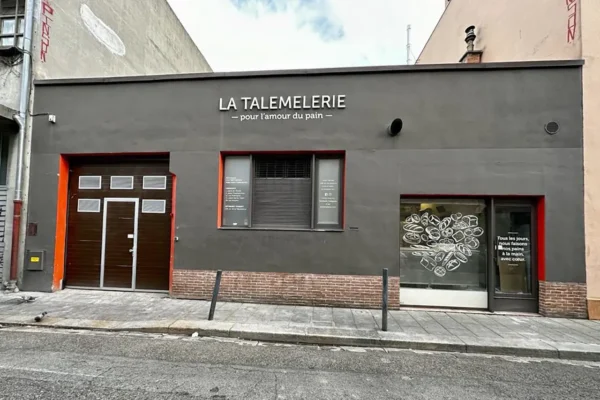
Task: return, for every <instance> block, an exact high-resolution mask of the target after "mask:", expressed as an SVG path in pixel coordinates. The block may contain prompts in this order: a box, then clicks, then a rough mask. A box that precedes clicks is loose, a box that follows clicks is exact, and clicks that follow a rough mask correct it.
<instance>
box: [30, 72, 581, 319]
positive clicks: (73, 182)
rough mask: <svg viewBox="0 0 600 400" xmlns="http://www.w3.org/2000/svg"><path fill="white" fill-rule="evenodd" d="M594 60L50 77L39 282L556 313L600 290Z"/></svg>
mask: <svg viewBox="0 0 600 400" xmlns="http://www.w3.org/2000/svg"><path fill="white" fill-rule="evenodd" d="M581 65H582V64H581V62H579V61H564V62H540V63H534V62H532V63H506V64H496V65H492V66H490V65H480V64H463V65H460V64H459V65H451V66H448V67H447V68H446V67H444V66H432V67H429V66H410V67H396V68H393V67H373V68H348V69H332V70H308V71H305V70H302V71H282V72H259V73H247V74H244V73H229V74H210V75H209V74H205V75H174V76H163V77H137V78H117V79H110V78H108V79H75V80H46V81H38V82H36V109H35V112H36V113H51V114H53V115H55V116H56V119H57V122H56V124H53V123H50V122H49V121H48V120H46V119H43V118H39V119H36V120H35V122H34V130H35V132H36V134H35V135H34V136H33V138H32V147H31V148H32V165H31V185H30V190H31V195H30V199H31V200H30V211H29V221H30V222H32V223H35V224H36V228H37V229H36V234H35V235H31V236H28V237H27V246H26V248H27V251H28V259H27V267H26V268H25V271H24V272H25V273H24V277H23V287H24V288H25V289H27V290H50V289H51V288H52V287H54V288H59V287H62V286H63V285H64V286H67V287H86V288H105V289H111V288H112V289H114V288H120V289H127V290H131V289H133V290H157V291H169V292H170V293H171V294H172V295H173V296H175V297H184V298H198V299H208V298H210V296H211V293H212V288H213V283H214V279H215V271H216V270H218V269H222V270H223V271H224V273H223V280H222V283H221V291H220V296H221V298H222V299H224V300H229V301H256V302H266V303H277V304H314V305H330V306H352V307H370V308H376V307H379V306H380V304H381V273H382V269H383V268H388V269H389V271H390V275H391V278H390V285H391V288H390V304H391V306H392V307H394V308H398V307H399V306H400V305H401V304H406V305H421V306H445V307H457V308H458V307H459V308H475V309H489V310H493V311H515V310H516V311H529V312H537V311H538V308H539V307H538V301H540V302H541V304H545V302H546V301H549V299H548V298H547V296H548V295H549V294H548V292H544V291H540V292H538V282H539V281H542V282H544V281H557V282H585V262H584V260H585V248H584V225H583V222H584V221H583V202H584V197H583V168H582V166H583V161H582V123H583V122H582V110H581V101H582V100H581V99H582V92H581ZM556 93H560V96H556V95H555V94H556ZM508 100H510V101H508ZM392 121H393V122H392ZM553 121H560V132H559V134H552V133H553V131H552V129H551V127H552V125H553V123H552V122H553ZM548 132H550V133H548ZM115 153H119V154H115ZM497 238H501V239H500V241H499V242H496V239H497ZM566 244H568V245H566ZM494 245H499V246H500V247H501V248H499V249H498V250H495V247H494ZM545 296H546V297H545ZM551 300H554V299H551ZM540 311H541V312H542V313H545V314H546V315H561V316H573V317H585V308H584V309H583V310H580V309H575V308H573V309H565V310H562V311H561V312H559V311H557V310H555V309H548V308H542V309H541V310H540Z"/></svg>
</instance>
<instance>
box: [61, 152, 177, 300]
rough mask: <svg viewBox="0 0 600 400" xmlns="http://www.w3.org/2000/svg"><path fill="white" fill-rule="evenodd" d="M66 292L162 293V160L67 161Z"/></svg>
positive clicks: (166, 250) (165, 186) (166, 249)
mask: <svg viewBox="0 0 600 400" xmlns="http://www.w3.org/2000/svg"><path fill="white" fill-rule="evenodd" d="M69 164H70V165H69V169H70V174H69V198H68V215H67V235H66V236H67V237H66V244H67V246H66V269H65V280H64V285H65V286H68V287H75V288H98V289H119V290H150V291H167V290H168V289H169V273H170V266H171V265H170V262H171V246H172V244H173V243H172V238H171V235H172V232H171V226H172V218H173V216H172V214H171V210H172V176H171V174H170V172H169V159H168V156H167V157H165V156H160V157H147V156H144V157H142V156H134V157H86V158H77V159H73V160H69Z"/></svg>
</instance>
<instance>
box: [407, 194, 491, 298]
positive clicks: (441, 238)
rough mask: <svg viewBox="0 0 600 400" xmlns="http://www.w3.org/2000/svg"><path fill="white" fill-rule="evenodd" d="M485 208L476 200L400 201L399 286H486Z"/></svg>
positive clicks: (453, 288) (436, 287) (481, 202)
mask: <svg viewBox="0 0 600 400" xmlns="http://www.w3.org/2000/svg"><path fill="white" fill-rule="evenodd" d="M485 209H486V205H485V202H484V201H480V200H407V201H403V202H402V205H401V211H400V218H401V221H402V222H401V224H402V229H401V244H400V257H401V261H400V264H401V268H400V282H401V284H402V286H405V287H413V288H430V289H451V290H487V239H486V234H487V226H486V219H485Z"/></svg>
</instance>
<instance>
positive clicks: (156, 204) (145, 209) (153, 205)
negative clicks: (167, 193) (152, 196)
mask: <svg viewBox="0 0 600 400" xmlns="http://www.w3.org/2000/svg"><path fill="white" fill-rule="evenodd" d="M166 209H167V201H166V200H142V213H144V214H164V213H165V211H166Z"/></svg>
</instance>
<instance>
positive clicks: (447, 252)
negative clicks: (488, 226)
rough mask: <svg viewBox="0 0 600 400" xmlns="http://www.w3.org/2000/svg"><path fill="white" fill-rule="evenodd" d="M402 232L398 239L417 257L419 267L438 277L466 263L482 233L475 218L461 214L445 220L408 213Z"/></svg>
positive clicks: (425, 214) (427, 214) (428, 215)
mask: <svg viewBox="0 0 600 400" xmlns="http://www.w3.org/2000/svg"><path fill="white" fill-rule="evenodd" d="M402 229H403V236H402V240H403V241H404V242H405V243H407V244H408V245H409V246H410V250H411V251H412V253H411V254H412V255H413V256H415V257H420V258H421V261H420V264H421V266H423V268H425V269H427V270H428V271H431V272H432V273H434V274H435V275H436V276H439V277H443V276H445V275H446V274H447V273H448V272H452V271H455V270H457V269H458V268H459V267H460V266H461V265H463V264H466V263H467V262H468V261H469V259H470V258H471V257H472V256H473V251H474V250H477V249H478V248H479V246H480V239H479V238H480V237H481V236H483V234H484V230H483V228H481V227H480V226H479V218H478V217H477V216H475V215H463V214H461V213H454V214H451V216H448V217H445V218H440V217H438V216H437V215H434V214H430V213H429V212H424V213H422V214H412V215H410V216H408V217H406V219H405V220H404V222H403V224H402Z"/></svg>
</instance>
